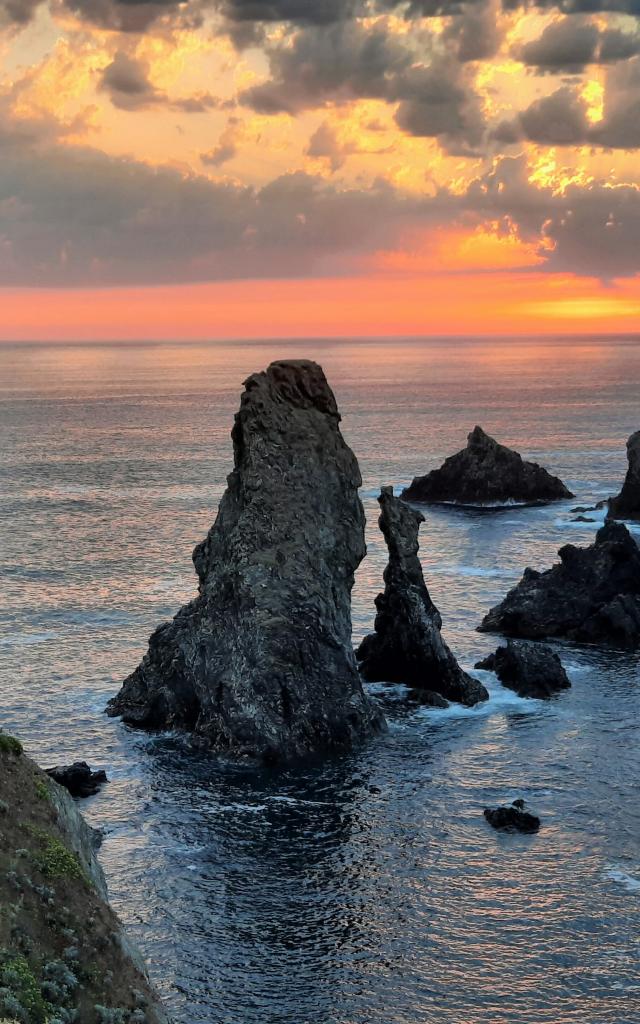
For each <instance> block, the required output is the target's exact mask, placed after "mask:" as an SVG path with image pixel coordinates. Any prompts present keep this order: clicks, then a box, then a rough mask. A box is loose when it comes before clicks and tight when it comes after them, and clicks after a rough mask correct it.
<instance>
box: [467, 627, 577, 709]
mask: <svg viewBox="0 0 640 1024" xmlns="http://www.w3.org/2000/svg"><path fill="white" fill-rule="evenodd" d="M476 668H484V669H490V670H491V671H492V672H495V673H496V675H497V677H498V679H499V680H500V682H501V683H502V684H503V685H504V686H507V687H508V688H509V689H510V690H515V691H516V693H518V694H519V695H520V696H521V697H535V698H537V699H538V700H550V698H551V697H552V696H553V694H554V693H557V692H558V691H559V690H566V689H568V688H569V687H570V686H571V683H570V682H569V678H568V676H567V673H566V672H565V670H564V668H563V666H562V662H561V661H560V658H559V657H558V655H557V654H556V653H555V652H554V651H552V650H551V648H550V647H547V645H546V644H536V643H531V642H528V641H526V640H509V641H508V642H507V646H506V647H498V649H497V651H496V652H495V654H490V655H489V657H488V658H485V659H484V660H483V661H479V662H478V663H477V665H476Z"/></svg>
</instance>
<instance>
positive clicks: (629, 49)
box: [516, 16, 640, 74]
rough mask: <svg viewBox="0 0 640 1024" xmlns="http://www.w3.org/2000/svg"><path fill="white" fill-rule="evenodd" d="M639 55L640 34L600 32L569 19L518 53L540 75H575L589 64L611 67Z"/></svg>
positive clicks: (591, 25) (550, 27)
mask: <svg viewBox="0 0 640 1024" xmlns="http://www.w3.org/2000/svg"><path fill="white" fill-rule="evenodd" d="M637 53H640V33H638V32H637V31H636V32H633V33H631V32H624V31H622V30H621V29H612V28H608V29H601V28H600V27H599V26H598V25H596V24H595V22H592V21H589V20H583V19H581V18H576V17H575V16H569V17H565V18H562V19H561V20H560V21H552V22H551V23H550V24H549V25H547V27H546V28H545V30H544V32H543V33H542V35H541V36H540V37H539V38H538V39H535V40H533V41H532V42H530V43H526V44H525V45H524V46H522V47H520V48H519V50H517V51H516V56H517V57H518V59H519V60H521V61H522V62H523V63H524V64H527V65H529V67H534V68H535V69H536V70H537V71H539V72H549V73H552V74H559V73H562V72H565V73H568V74H576V73H578V72H580V71H583V70H584V68H585V67H586V66H587V65H589V64H608V63H614V62H615V61H619V60H626V59H628V58H629V57H632V56H633V55H634V54H637Z"/></svg>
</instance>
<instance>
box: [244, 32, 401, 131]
mask: <svg viewBox="0 0 640 1024" xmlns="http://www.w3.org/2000/svg"><path fill="white" fill-rule="evenodd" d="M269 61H270V67H271V79H270V80H269V81H268V82H266V83H264V84H262V85H258V86H253V87H252V88H251V89H248V90H246V91H245V93H244V94H242V96H241V100H242V101H243V102H245V103H247V104H248V105H249V106H251V107H253V108H254V110H256V111H258V112H259V113H262V114H272V113H280V112H286V113H290V114H293V113H296V112H298V111H300V110H304V109H307V108H310V107H316V106H323V105H324V104H325V103H327V102H335V101H339V100H350V99H357V98H358V97H369V98H379V99H384V98H385V97H386V96H387V95H388V92H389V89H390V83H391V80H392V79H395V77H396V76H397V75H398V74H400V73H402V72H403V71H405V70H406V69H407V68H409V67H410V65H411V63H412V61H413V56H412V54H411V52H410V51H409V50H408V49H407V48H406V46H405V45H404V43H403V42H402V41H400V40H399V39H398V38H397V37H395V36H393V35H391V34H390V33H389V32H388V31H387V29H385V28H384V27H374V28H366V27H365V26H364V25H362V24H361V23H359V22H355V21H353V22H346V23H344V24H339V25H331V26H328V27H322V28H315V27H314V28H308V29H303V30H301V31H300V32H298V33H296V35H295V36H294V37H293V40H292V42H291V43H290V44H289V45H287V44H283V45H280V46H277V47H275V48H273V49H271V50H270V51H269Z"/></svg>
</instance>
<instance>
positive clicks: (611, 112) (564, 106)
mask: <svg viewBox="0 0 640 1024" xmlns="http://www.w3.org/2000/svg"><path fill="white" fill-rule="evenodd" d="M491 137H492V138H493V139H494V140H496V141H497V142H500V143H503V144H505V145H512V144H514V143H516V142H519V141H521V140H522V139H527V140H528V141H530V142H535V143H537V144H539V145H545V146H597V147H600V148H604V149H626V150H634V149H639V148H640V57H633V58H632V59H630V60H628V61H626V62H624V63H621V64H617V65H615V66H614V67H613V68H611V69H610V70H609V72H608V74H607V79H606V85H605V93H604V109H603V116H602V119H601V120H600V121H597V122H595V123H592V122H590V121H589V119H588V118H587V113H586V107H585V104H584V101H583V100H582V99H581V97H580V95H579V93H578V91H577V90H576V89H574V88H571V87H570V86H563V87H562V88H560V89H557V90H556V91H555V92H554V93H552V94H551V95H550V96H546V97H544V98H543V99H539V100H536V101H535V102H533V103H532V104H531V105H530V106H529V107H527V109H526V110H524V111H523V112H522V113H520V114H519V115H518V116H517V117H516V118H514V119H513V120H512V121H507V122H503V123H502V124H500V125H498V127H497V128H496V129H494V131H493V132H492V133H491Z"/></svg>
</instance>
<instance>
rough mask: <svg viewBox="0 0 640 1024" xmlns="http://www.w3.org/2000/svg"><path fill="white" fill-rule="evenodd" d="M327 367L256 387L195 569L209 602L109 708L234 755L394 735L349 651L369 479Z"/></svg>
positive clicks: (276, 373) (184, 616)
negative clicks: (343, 428)
mask: <svg viewBox="0 0 640 1024" xmlns="http://www.w3.org/2000/svg"><path fill="white" fill-rule="evenodd" d="M339 422H340V414H339V412H338V408H337V406H336V401H335V398H334V396H333V393H332V391H331V389H330V388H329V385H328V384H327V381H326V378H325V376H324V373H323V372H322V369H321V368H320V366H318V365H317V364H316V363H312V362H308V361H306V360H299V361H297V360H283V361H281V362H275V363H272V364H271V366H269V367H268V369H267V370H266V371H265V372H263V373H255V374H253V375H252V376H250V377H249V378H248V380H246V381H245V391H244V394H243V395H242V399H241V403H240V411H239V412H238V414H237V415H236V419H235V425H234V427H233V431H232V435H231V436H232V439H233V449H234V469H233V472H232V473H231V475H230V476H229V478H228V487H227V490H226V492H225V494H224V496H223V498H222V501H221V502H220V508H219V511H218V516H217V519H216V521H215V523H214V525H213V527H212V528H211V530H210V531H209V534H208V536H207V538H206V539H205V540H204V541H203V543H201V544H199V545H198V546H197V547H196V549H195V551H194V554H193V561H194V564H195V568H196V572H197V574H198V578H199V581H200V585H199V594H198V597H197V598H196V599H195V600H194V601H192V602H191V603H190V604H188V605H186V606H185V607H184V608H182V609H181V610H180V611H179V612H178V614H177V615H176V617H175V618H174V619H173V620H172V621H171V622H169V623H166V624H164V625H162V626H160V627H159V628H158V629H157V630H156V631H155V633H154V634H153V635H152V637H151V639H150V641H149V650H148V652H147V654H146V656H145V657H144V659H143V661H142V663H141V664H140V666H139V667H138V668H137V669H136V670H135V672H134V673H133V674H132V675H131V676H129V678H128V679H126V680H125V682H124V684H123V687H122V690H121V691H120V693H119V695H118V696H117V697H116V698H115V699H114V700H113V701H111V703H110V705H109V708H108V710H109V712H110V714H112V715H121V716H122V717H123V719H124V720H125V721H126V722H128V723H129V724H131V725H136V726H141V727H146V728H166V727H170V728H178V729H183V730H188V731H190V732H192V733H194V734H196V735H197V736H198V737H199V738H200V740H201V741H202V742H203V743H206V744H207V745H210V746H211V747H213V748H216V749H219V750H223V751H229V752H230V753H234V754H246V755H251V756H257V757H263V758H267V759H272V758H273V759H289V758H296V757H299V756H304V755H308V754H316V753H320V752H325V751H327V750H331V749H346V748H349V747H351V746H352V745H353V744H354V743H355V742H357V741H360V740H363V739H364V738H365V737H367V736H369V735H370V734H371V733H372V732H374V731H375V730H377V729H379V728H381V727H383V726H384V720H383V718H382V715H381V712H380V711H379V709H378V708H377V706H376V705H375V703H373V702H372V701H371V700H370V699H369V698H368V697H367V696H366V695H365V694H364V692H363V690H362V686H361V682H360V677H359V675H358V671H357V666H356V662H355V657H354V654H353V649H352V646H351V588H352V586H353V576H354V571H355V569H356V568H357V566H358V565H359V563H360V561H361V560H362V558H363V556H364V554H365V550H366V549H365V543H364V512H363V509H362V504H361V502H360V499H359V497H358V487H359V486H360V484H361V478H360V471H359V469H358V463H357V461H356V458H355V456H354V455H353V452H352V451H351V450H350V449H349V448H348V447H347V445H346V444H345V442H344V440H343V437H342V435H341V433H340V429H339Z"/></svg>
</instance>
